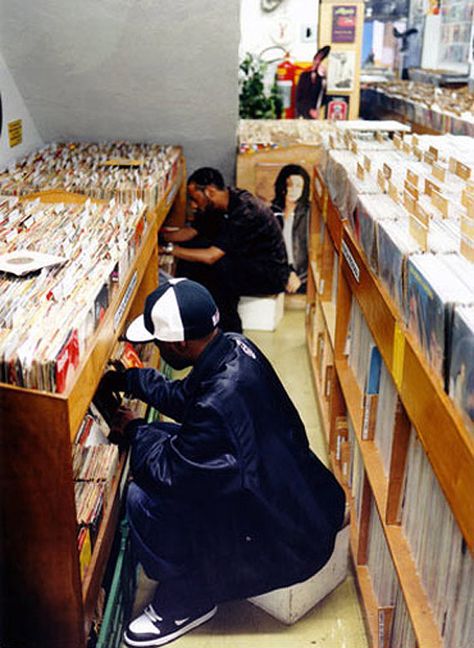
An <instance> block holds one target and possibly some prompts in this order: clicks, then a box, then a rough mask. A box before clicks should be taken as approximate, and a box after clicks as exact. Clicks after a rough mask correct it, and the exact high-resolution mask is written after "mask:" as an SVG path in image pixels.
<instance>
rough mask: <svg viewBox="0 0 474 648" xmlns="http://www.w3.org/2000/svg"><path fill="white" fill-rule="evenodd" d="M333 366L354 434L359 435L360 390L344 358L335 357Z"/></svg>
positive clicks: (361, 411) (360, 423) (360, 416)
mask: <svg viewBox="0 0 474 648" xmlns="http://www.w3.org/2000/svg"><path fill="white" fill-rule="evenodd" d="M335 366H336V373H337V376H338V378H339V383H340V385H341V389H342V393H343V396H344V401H345V403H346V408H347V412H348V414H349V417H350V419H351V421H352V425H353V426H354V430H355V431H356V434H358V436H359V437H360V436H361V433H362V422H363V407H362V391H361V389H360V387H359V385H358V384H357V381H356V379H355V376H354V373H353V371H352V369H351V367H350V366H349V363H348V362H347V360H346V359H341V358H336V360H335Z"/></svg>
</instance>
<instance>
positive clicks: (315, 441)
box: [136, 310, 368, 648]
mask: <svg viewBox="0 0 474 648" xmlns="http://www.w3.org/2000/svg"><path fill="white" fill-rule="evenodd" d="M248 336H249V337H250V338H251V339H253V340H254V341H255V342H256V343H257V344H258V346H259V347H260V348H261V349H262V351H263V352H264V353H265V355H266V356H267V357H268V358H269V359H270V360H271V362H272V363H273V365H274V367H275V368H276V371H277V373H278V374H279V376H280V378H281V379H282V381H283V382H284V384H285V386H286V388H287V390H288V392H289V394H290V395H291V397H292V399H293V401H294V403H295V405H296V407H297V408H298V410H299V412H300V414H301V417H302V419H303V421H304V423H305V425H306V429H307V432H308V437H309V439H310V442H311V446H312V448H313V450H314V451H315V452H316V454H318V456H319V457H320V458H321V460H322V461H325V462H327V454H326V450H325V443H324V440H323V439H322V436H321V430H320V427H319V417H318V413H317V409H316V404H315V399H314V394H313V387H312V382H311V376H310V373H309V372H310V368H309V362H308V358H307V354H306V343H305V334H304V311H302V310H289V311H286V312H285V316H284V318H283V321H282V322H281V323H280V324H279V326H278V330H277V331H276V332H275V333H268V332H259V331H252V332H248ZM149 596H150V584H149V583H147V582H146V581H145V580H144V579H142V584H141V587H140V591H139V593H138V596H137V601H136V607H137V608H138V609H139V610H140V609H142V608H143V604H144V602H145V601H146V600H147V599H148V598H149ZM172 646H173V647H174V646H176V648H257V647H258V648H303V647H306V646H307V647H308V648H310V647H312V648H367V646H368V643H367V639H366V635H365V631H364V625H363V621H362V614H361V610H360V606H359V602H358V599H357V594H356V590H355V585H354V581H353V578H352V577H351V576H349V577H348V578H347V579H346V580H345V581H344V582H343V583H342V584H341V585H340V586H339V587H338V588H337V589H336V590H335V591H334V592H332V593H331V594H330V595H329V596H327V597H326V598H325V599H324V600H323V601H322V602H321V603H320V604H319V605H317V606H316V608H314V609H313V610H312V611H310V612H309V613H308V614H307V615H306V616H305V617H303V618H302V619H301V620H300V621H298V623H296V624H295V625H293V626H285V625H283V624H281V623H280V622H278V621H276V620H275V619H273V618H272V617H271V616H269V615H268V614H266V613H265V612H263V611H262V610H260V609H258V608H256V607H255V606H253V605H252V604H251V603H248V602H246V601H239V602H234V603H227V604H225V605H222V606H220V607H219V610H218V613H217V615H216V616H215V617H214V618H213V619H212V620H211V621H209V622H208V623H207V624H205V625H203V626H201V627H200V628H198V629H197V630H195V631H193V632H190V633H189V634H187V635H185V636H184V637H181V638H180V639H178V640H177V641H175V642H173V643H172Z"/></svg>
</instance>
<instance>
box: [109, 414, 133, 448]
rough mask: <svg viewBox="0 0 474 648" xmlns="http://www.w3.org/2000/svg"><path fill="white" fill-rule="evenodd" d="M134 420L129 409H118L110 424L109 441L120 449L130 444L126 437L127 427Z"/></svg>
mask: <svg viewBox="0 0 474 648" xmlns="http://www.w3.org/2000/svg"><path fill="white" fill-rule="evenodd" d="M135 418H136V417H135V414H134V413H133V412H132V410H131V409H130V408H128V407H123V406H122V407H119V408H118V410H117V411H116V413H115V414H114V416H113V418H112V421H111V423H110V433H109V436H108V439H109V441H110V442H111V443H115V444H117V445H118V446H120V447H126V446H127V445H128V444H129V442H130V439H129V438H128V436H127V425H128V424H129V423H131V422H132V421H133V420H134V419H135Z"/></svg>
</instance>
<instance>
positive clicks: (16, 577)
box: [0, 160, 185, 648]
mask: <svg viewBox="0 0 474 648" xmlns="http://www.w3.org/2000/svg"><path fill="white" fill-rule="evenodd" d="M184 169H185V167H184V161H183V160H181V162H180V166H179V169H178V175H177V177H176V181H175V183H174V184H172V185H171V186H170V187H169V188H168V190H167V192H166V194H165V196H164V197H163V199H162V200H161V201H160V203H159V204H158V205H157V207H156V208H155V209H154V210H149V211H148V216H147V218H148V227H147V228H146V231H145V232H144V235H143V238H142V241H141V243H140V245H139V246H138V249H137V250H136V252H135V258H134V261H133V263H132V264H131V267H130V269H129V270H128V272H127V274H126V277H125V278H124V281H123V283H121V285H120V287H119V288H118V289H117V290H116V291H115V293H114V294H113V295H112V298H111V301H110V305H109V307H108V309H107V311H106V313H105V317H104V319H103V320H102V322H101V323H100V325H99V327H98V328H97V331H96V332H95V333H94V335H93V337H92V339H91V341H90V343H89V345H88V350H87V351H86V354H85V355H84V357H83V358H82V359H81V362H80V365H79V367H78V368H77V369H76V371H75V373H74V375H73V377H72V380H71V384H70V385H69V386H68V387H67V389H66V391H65V393H63V394H52V393H48V392H44V391H36V390H32V389H23V388H20V387H16V386H13V385H7V384H0V420H1V421H2V429H1V436H0V444H1V453H0V455H1V462H2V464H1V473H2V483H1V486H2V498H1V501H0V506H1V510H0V515H1V519H2V556H1V557H0V560H1V571H2V580H3V582H2V585H3V587H2V600H1V602H0V605H1V607H2V611H3V618H4V620H5V622H4V623H3V624H2V636H1V639H0V641H2V642H3V643H5V645H13V644H14V645H20V644H21V645H32V646H33V645H34V646H36V647H37V648H58V647H59V646H61V647H62V646H68V647H69V646H71V647H74V648H85V646H86V641H87V632H88V630H89V628H90V623H91V620H92V616H93V614H94V610H95V606H96V603H97V598H98V594H99V590H100V587H101V583H102V579H103V576H104V572H105V569H106V565H107V561H108V559H109V555H110V550H111V546H112V542H113V537H114V533H115V530H116V525H117V520H118V516H119V513H120V505H121V496H122V493H123V489H124V480H126V475H127V460H126V457H122V458H121V460H120V462H119V469H118V471H117V474H116V477H115V479H114V481H113V483H112V485H111V491H110V494H109V498H108V503H107V507H106V510H105V512H104V516H103V520H102V522H101V526H100V529H99V533H98V537H97V539H96V543H95V546H94V551H93V555H92V560H91V563H90V565H89V567H88V569H87V570H86V574H85V578H84V581H83V582H81V577H80V568H79V555H78V549H77V522H76V507H75V501H74V482H73V473H72V442H73V440H74V438H75V435H76V432H77V430H78V428H79V426H80V424H81V422H82V419H83V417H84V415H85V413H86V411H87V408H88V406H89V403H90V401H91V400H92V397H93V395H94V392H95V390H96V387H97V385H98V382H99V380H100V377H101V375H102V372H103V370H104V368H105V367H106V364H107V361H108V359H109V357H110V354H111V352H112V349H113V347H114V345H115V343H116V341H117V339H118V337H119V335H120V332H121V329H122V328H123V326H124V323H125V321H126V320H127V319H132V318H133V317H135V316H136V315H137V314H139V313H140V312H142V310H143V305H144V300H145V297H146V295H147V294H148V293H149V292H151V290H153V289H155V288H156V286H157V282H158V251H157V234H158V230H159V227H160V226H161V224H162V223H163V221H164V219H165V218H166V217H167V215H168V214H169V213H170V212H171V211H173V216H174V217H175V218H178V217H179V209H181V208H182V207H183V206H184V202H183V200H184V198H185V184H184V183H185V171H184ZM183 187H184V188H183ZM41 193H42V195H41V199H42V200H45V201H47V200H53V199H56V200H59V201H60V202H67V201H72V202H81V201H84V200H86V199H87V197H85V196H77V195H73V194H65V192H62V193H61V192H57V191H56V192H41ZM53 194H54V195H53ZM177 204H179V208H178V207H177ZM172 208H173V209H172ZM183 213H184V212H183ZM25 609H27V610H28V623H25V622H24V614H23V612H24V610H25Z"/></svg>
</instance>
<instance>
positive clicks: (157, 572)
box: [106, 279, 344, 646]
mask: <svg viewBox="0 0 474 648" xmlns="http://www.w3.org/2000/svg"><path fill="white" fill-rule="evenodd" d="M218 319H219V312H218V310H217V308H216V305H215V302H214V300H213V299H212V297H211V295H210V294H209V292H208V291H207V290H206V289H205V288H204V287H203V286H200V285H199V284H197V283H195V282H193V281H190V280H187V279H172V280H171V281H170V282H168V283H165V284H164V285H162V286H160V287H159V288H158V289H157V290H155V291H154V292H153V293H151V294H150V295H149V296H148V298H147V300H146V304H145V310H144V315H143V316H141V317H139V318H137V320H135V321H134V322H133V323H132V324H131V325H130V327H129V328H128V330H127V337H128V338H129V339H130V340H131V341H135V342H147V341H153V342H155V343H156V344H157V345H158V347H159V349H160V352H161V355H162V357H163V358H164V359H165V360H166V361H167V362H168V363H169V364H170V365H171V366H173V367H176V368H184V367H185V366H192V370H191V372H190V373H189V375H188V376H187V377H186V378H185V379H184V380H168V379H166V378H165V377H164V376H163V375H162V374H161V373H160V372H158V371H156V370H154V369H129V370H128V371H126V372H125V374H118V373H116V375H113V374H112V375H110V374H106V376H107V379H106V381H108V383H109V384H110V383H112V386H114V387H115V389H117V390H119V391H125V392H126V393H128V394H131V395H133V396H134V397H136V398H139V399H141V400H143V401H144V402H147V403H150V404H151V405H153V406H154V407H156V408H158V409H159V410H160V412H162V413H163V414H165V415H167V416H169V417H171V418H173V419H174V420H176V421H178V423H177V424H175V423H162V422H159V423H152V424H147V423H145V422H144V421H143V420H136V421H132V422H130V423H128V425H126V427H125V428H124V430H125V431H124V434H125V435H126V436H127V437H128V439H129V440H130V443H131V470H132V474H133V478H134V481H133V483H132V484H131V486H130V489H129V493H128V498H127V505H128V518H129V522H130V527H131V532H132V540H133V542H134V545H135V548H136V551H137V555H138V558H139V560H140V562H141V563H142V565H143V567H144V569H145V571H146V573H147V575H148V576H149V577H150V578H152V579H155V580H158V581H159V586H158V587H157V589H156V593H155V596H154V599H153V601H152V604H151V605H150V606H148V608H146V609H145V611H144V612H143V614H142V615H141V616H140V617H138V618H137V619H135V620H134V621H132V622H131V623H130V624H129V626H128V628H127V630H126V632H125V642H126V643H127V644H128V645H129V646H159V645H162V644H164V643H167V642H168V641H172V640H173V639H175V638H177V637H178V636H180V635H181V634H183V633H184V632H187V631H188V630H190V629H192V628H194V627H196V626H197V625H200V624H201V623H203V622H204V621H207V620H208V619H210V618H211V617H212V616H213V615H214V614H215V611H216V609H217V608H216V605H217V604H218V603H220V602H223V601H227V600H234V599H244V598H248V597H251V596H256V595H259V594H263V593H265V592H268V591H271V590H273V589H276V588H280V587H286V586H289V585H292V584H294V583H297V582H301V581H304V580H306V579H307V578H309V577H310V576H312V575H313V574H314V573H315V572H317V571H318V570H319V569H321V568H322V567H323V565H324V564H325V563H326V562H327V561H328V559H329V557H330V556H331V553H332V551H333V547H334V541H335V536H336V533H337V532H338V530H339V529H340V527H341V525H342V521H343V513H344V494H343V491H342V489H341V487H340V486H339V484H338V483H337V481H336V480H335V478H334V476H333V475H332V473H331V472H330V471H329V470H328V469H327V468H325V466H324V465H323V464H322V463H321V462H320V461H319V459H318V458H317V457H316V456H315V455H314V454H313V453H312V451H311V450H310V448H309V445H308V440H307V437H306V433H305V429H304V425H303V423H302V421H301V419H300V417H299V415H298V412H297V411H296V409H295V407H294V405H293V404H292V402H291V401H290V399H289V397H288V395H287V393H286V391H285V389H284V387H283V385H282V384H281V382H280V380H279V379H278V377H277V375H276V373H275V372H274V370H273V368H272V367H271V365H270V363H269V362H268V360H267V359H266V358H265V357H264V356H263V355H262V353H261V352H260V351H259V350H258V348H257V347H256V346H255V345H254V344H253V343H252V342H250V341H249V340H247V339H246V338H245V337H243V336H242V335H239V334H235V333H222V332H221V331H220V330H219V328H218V327H217V324H218ZM114 427H115V428H117V430H118V431H120V430H121V429H123V425H122V423H121V422H120V421H119V422H118V423H117V424H116V425H115V426H114Z"/></svg>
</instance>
